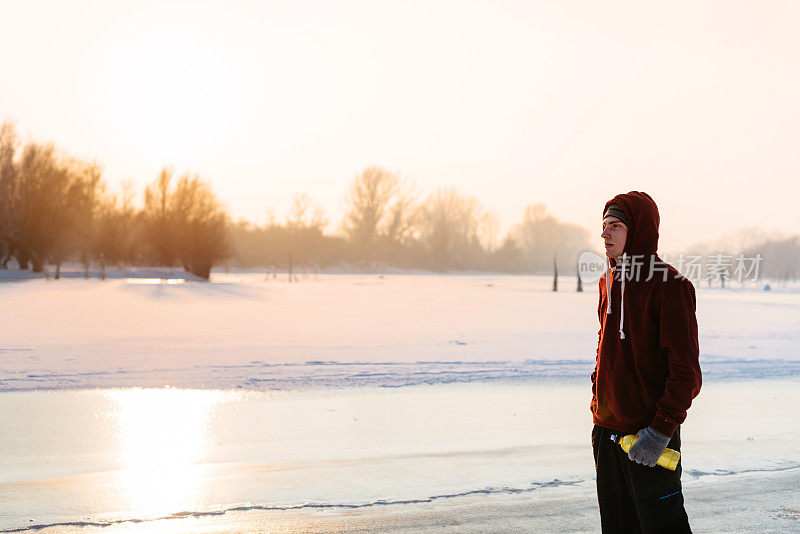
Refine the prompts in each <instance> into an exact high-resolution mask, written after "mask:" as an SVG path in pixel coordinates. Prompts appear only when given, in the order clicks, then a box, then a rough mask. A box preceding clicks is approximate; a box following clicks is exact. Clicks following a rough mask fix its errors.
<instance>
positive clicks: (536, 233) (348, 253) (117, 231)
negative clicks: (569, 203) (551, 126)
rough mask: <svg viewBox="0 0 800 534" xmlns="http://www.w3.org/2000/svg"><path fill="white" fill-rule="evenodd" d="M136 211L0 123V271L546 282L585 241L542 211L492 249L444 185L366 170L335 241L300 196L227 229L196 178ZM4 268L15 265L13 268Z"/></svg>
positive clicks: (488, 230) (166, 188)
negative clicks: (490, 275) (487, 274)
mask: <svg viewBox="0 0 800 534" xmlns="http://www.w3.org/2000/svg"><path fill="white" fill-rule="evenodd" d="M140 199H141V203H140V204H139V206H141V207H137V205H136V203H135V200H136V194H135V193H134V192H133V190H132V189H131V187H130V186H125V187H124V188H123V190H122V192H119V193H111V192H109V190H108V187H107V184H106V183H105V181H104V180H103V172H102V168H101V166H100V165H98V164H97V163H96V162H85V161H81V160H78V159H76V158H73V157H71V156H69V155H67V154H64V153H62V152H60V151H58V150H57V149H56V148H55V147H54V146H53V145H52V144H43V143H37V142H28V143H26V144H24V146H23V145H22V143H21V142H20V140H19V138H18V136H17V133H16V131H15V128H14V126H13V124H11V123H9V122H5V123H3V124H2V125H0V265H2V267H3V268H8V267H9V263H10V262H11V260H12V259H13V260H14V263H16V265H17V266H18V267H19V268H20V269H32V270H33V271H35V272H41V271H42V270H43V269H44V268H45V266H46V265H52V266H54V267H55V275H56V277H59V275H60V270H61V266H62V264H64V263H65V262H75V261H77V262H79V263H81V264H83V265H84V267H85V268H86V270H87V272H88V269H89V268H90V266H95V267H100V268H101V269H102V270H104V269H105V267H106V266H123V265H138V266H144V265H147V266H166V267H182V268H184V269H185V270H186V271H187V272H190V273H192V274H194V275H196V276H199V277H201V278H206V279H207V278H208V277H209V274H210V271H211V269H212V267H214V266H222V265H224V266H230V267H241V268H260V267H265V268H268V269H269V268H274V269H278V268H280V269H285V268H286V267H287V266H290V265H294V266H295V267H303V268H311V269H324V268H329V267H332V266H341V267H343V268H345V269H348V268H350V269H352V268H355V269H359V270H383V269H386V268H390V267H397V268H404V269H426V270H437V271H447V270H492V271H499V272H550V271H551V270H552V268H553V261H554V258H557V259H558V263H559V264H561V265H563V267H564V270H566V271H567V272H573V271H574V266H575V264H576V262H577V257H578V255H579V254H580V252H582V251H583V250H587V249H590V248H592V247H591V242H592V240H591V236H590V233H589V232H588V231H587V230H586V229H584V228H581V227H579V226H576V225H573V224H568V223H564V222H561V221H559V220H558V219H557V218H556V217H554V216H553V215H551V214H549V213H548V212H547V210H546V208H545V206H544V205H542V204H534V205H531V206H529V207H527V208H526V209H525V211H524V213H523V217H522V220H521V221H520V222H519V223H517V224H516V225H514V227H513V228H512V229H511V230H510V231H509V232H507V233H506V235H504V236H503V237H502V239H499V235H498V234H499V231H498V227H499V222H498V219H497V216H496V215H495V214H494V213H493V212H492V211H490V210H488V209H486V208H485V207H484V206H483V205H482V203H481V202H480V200H479V199H478V198H476V197H474V196H470V195H465V194H463V193H461V192H460V191H459V190H457V189H456V188H453V187H444V188H440V189H437V190H435V191H433V192H431V193H430V194H428V195H426V196H421V195H420V194H419V193H418V192H417V191H415V189H414V187H413V186H412V185H411V184H410V183H409V182H408V181H407V180H404V179H402V178H401V177H400V176H399V175H398V174H396V173H393V172H390V171H387V170H386V169H383V168H380V167H377V166H373V167H368V168H366V169H364V170H363V171H362V172H360V173H359V174H357V175H356V176H355V177H354V178H353V179H352V181H351V183H350V186H349V189H348V190H347V193H346V200H345V205H346V209H345V214H344V217H343V219H342V221H341V222H340V223H339V224H338V227H337V228H336V230H334V231H333V232H326V228H327V227H328V226H329V225H328V221H327V220H326V219H325V215H324V213H323V212H322V210H321V209H320V208H319V207H314V206H313V204H312V201H311V199H310V197H309V196H308V195H307V194H300V195H297V196H296V197H295V198H294V201H293V205H292V207H291V209H290V211H289V215H288V216H287V217H286V219H285V220H283V221H278V220H276V219H275V218H274V217H273V218H271V220H269V221H268V222H267V223H266V224H264V225H260V226H259V225H256V224H253V223H251V222H248V221H245V220H239V221H233V220H232V219H231V217H230V216H229V214H228V213H227V212H226V210H225V209H224V208H223V206H222V205H221V203H220V202H219V200H218V199H217V197H216V196H215V195H214V193H213V191H212V190H211V188H210V186H209V184H208V183H207V182H205V181H203V180H202V179H201V178H200V177H199V176H197V175H194V174H191V173H185V174H182V175H180V176H176V175H175V173H174V172H173V171H172V170H171V169H168V168H165V169H163V170H162V171H161V172H160V174H159V175H158V176H157V177H155V179H154V180H153V181H152V182H151V183H150V184H149V185H148V186H147V187H146V188H145V190H144V192H143V194H142V195H141V196H140ZM12 266H13V265H12Z"/></svg>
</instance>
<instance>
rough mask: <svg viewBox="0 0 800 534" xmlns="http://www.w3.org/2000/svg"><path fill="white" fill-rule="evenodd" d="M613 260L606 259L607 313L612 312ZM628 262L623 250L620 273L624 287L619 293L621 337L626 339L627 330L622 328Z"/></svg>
mask: <svg viewBox="0 0 800 534" xmlns="http://www.w3.org/2000/svg"><path fill="white" fill-rule="evenodd" d="M610 263H611V261H610V260H608V259H606V301H607V302H608V306H606V314H610V313H611V276H610V273H611V272H610V270H609V265H610ZM626 263H627V256H626V254H625V253H624V252H623V253H622V261H621V264H622V271H621V272H620V274H621V275H622V287H621V288H620V293H619V338H620V339H625V332H624V331H623V330H622V321H623V319H624V318H625V298H624V297H625V264H626Z"/></svg>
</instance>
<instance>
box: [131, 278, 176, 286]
mask: <svg viewBox="0 0 800 534" xmlns="http://www.w3.org/2000/svg"><path fill="white" fill-rule="evenodd" d="M125 282H127V283H129V284H140V285H158V284H168V285H176V284H183V283H186V280H185V279H184V278H126V279H125Z"/></svg>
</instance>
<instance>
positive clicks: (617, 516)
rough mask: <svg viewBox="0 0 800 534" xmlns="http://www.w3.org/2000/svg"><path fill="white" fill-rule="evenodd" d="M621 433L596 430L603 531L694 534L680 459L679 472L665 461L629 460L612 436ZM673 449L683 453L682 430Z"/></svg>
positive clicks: (594, 440)
mask: <svg viewBox="0 0 800 534" xmlns="http://www.w3.org/2000/svg"><path fill="white" fill-rule="evenodd" d="M612 434H616V435H617V437H618V438H619V437H620V433H619V432H616V431H614V430H609V429H607V428H603V427H601V426H598V425H595V426H594V429H592V448H593V449H594V465H595V469H596V470H597V501H598V503H599V504H600V521H601V525H602V527H603V532H607V533H613V534H623V533H627V532H631V533H645V534H650V533H656V532H663V533H670V534H673V533H681V534H682V533H686V532H688V533H691V529H690V528H689V518H688V517H687V516H686V510H684V508H683V493H682V491H681V463H680V462H678V467H677V468H676V469H675V471H670V470H669V469H664V468H663V467H661V466H660V465H657V466H655V467H646V466H643V465H641V464H637V463H636V462H634V461H632V460H629V459H628V454H627V453H626V452H625V451H623V450H622V447H620V446H619V444H617V443H614V442H613V441H611V435H612ZM667 447H668V448H670V449H673V450H676V451H680V448H681V438H680V428H678V429H677V430H675V433H674V434H673V435H672V439H671V440H670V442H669V445H667Z"/></svg>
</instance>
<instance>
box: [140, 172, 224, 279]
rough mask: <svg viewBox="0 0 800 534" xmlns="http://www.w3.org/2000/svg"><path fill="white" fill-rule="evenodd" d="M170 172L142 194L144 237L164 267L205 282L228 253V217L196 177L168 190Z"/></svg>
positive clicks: (182, 181)
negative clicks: (174, 267)
mask: <svg viewBox="0 0 800 534" xmlns="http://www.w3.org/2000/svg"><path fill="white" fill-rule="evenodd" d="M171 181H172V171H170V170H169V169H164V170H162V171H161V174H160V175H159V177H158V178H157V179H156V180H155V181H154V182H153V183H152V184H151V185H150V186H149V187H148V188H147V189H146V190H145V208H144V219H145V228H146V231H145V233H146V236H147V239H148V241H149V243H150V245H151V246H152V247H153V249H154V250H155V252H156V257H157V258H158V260H159V261H160V262H163V264H165V265H174V263H175V261H180V262H181V264H182V265H183V267H184V269H185V270H186V271H188V272H190V273H192V274H194V275H196V276H199V277H201V278H205V279H208V278H209V276H210V274H211V268H212V267H213V266H214V265H215V264H216V263H218V262H220V261H221V260H223V259H224V258H225V257H226V256H227V255H228V253H229V240H228V215H227V213H226V212H225V210H224V209H223V208H222V206H221V205H220V203H219V201H218V200H217V198H216V197H215V196H214V194H213V193H212V192H211V189H210V188H209V187H208V185H207V184H206V183H205V182H203V181H202V180H200V178H199V177H198V176H196V175H195V176H191V175H189V174H185V175H183V176H181V178H180V179H179V180H178V181H177V183H176V184H175V188H174V190H173V189H172V188H171Z"/></svg>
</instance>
